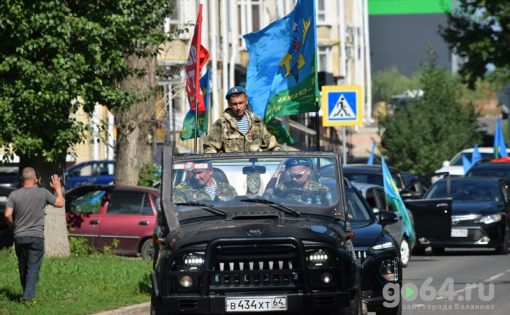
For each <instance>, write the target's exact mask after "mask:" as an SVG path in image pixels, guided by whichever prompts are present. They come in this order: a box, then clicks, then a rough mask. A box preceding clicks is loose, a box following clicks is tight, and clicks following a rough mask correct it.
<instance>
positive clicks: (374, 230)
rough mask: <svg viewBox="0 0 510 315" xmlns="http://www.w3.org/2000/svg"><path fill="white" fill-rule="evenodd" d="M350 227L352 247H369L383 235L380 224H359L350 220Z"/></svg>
mask: <svg viewBox="0 0 510 315" xmlns="http://www.w3.org/2000/svg"><path fill="white" fill-rule="evenodd" d="M351 228H352V229H353V230H354V239H353V240H352V243H353V245H354V247H371V246H373V245H375V244H376V243H377V242H378V240H379V239H380V238H381V237H383V228H382V226H381V225H380V224H374V223H373V224H368V225H364V224H359V223H357V222H351Z"/></svg>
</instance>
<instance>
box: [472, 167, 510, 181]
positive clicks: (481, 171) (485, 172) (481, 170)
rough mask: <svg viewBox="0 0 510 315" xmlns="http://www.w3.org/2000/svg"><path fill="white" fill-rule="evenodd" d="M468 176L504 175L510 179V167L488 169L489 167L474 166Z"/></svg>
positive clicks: (503, 176)
mask: <svg viewBox="0 0 510 315" xmlns="http://www.w3.org/2000/svg"><path fill="white" fill-rule="evenodd" d="M466 176H467V177H502V178H505V179H506V180H508V181H510V168H507V169H503V168H500V169H488V168H478V169H477V168H472V169H471V170H469V173H468V174H467V175H466Z"/></svg>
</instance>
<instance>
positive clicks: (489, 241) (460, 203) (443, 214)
mask: <svg viewBox="0 0 510 315" xmlns="http://www.w3.org/2000/svg"><path fill="white" fill-rule="evenodd" d="M509 196H510V191H509V184H508V182H507V181H506V180H505V179H503V178H496V177H493V178H490V177H454V178H448V177H446V178H443V179H440V180H439V181H437V182H436V183H434V184H433V185H432V187H431V188H430V190H429V191H428V192H427V194H426V195H425V197H424V199H423V200H415V201H409V200H408V201H406V206H407V207H408V208H409V209H410V210H411V211H412V213H413V215H414V224H415V230H416V238H417V240H418V241H417V244H416V246H415V248H414V252H415V253H417V254H422V253H423V252H424V250H425V248H426V247H428V246H431V247H432V251H433V252H435V253H442V252H443V251H444V249H445V247H475V248H476V247H493V248H495V249H496V252H497V253H499V254H507V253H508V247H509V244H510V231H509V227H510V220H509V217H510V200H509Z"/></svg>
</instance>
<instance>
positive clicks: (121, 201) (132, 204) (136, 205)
mask: <svg viewBox="0 0 510 315" xmlns="http://www.w3.org/2000/svg"><path fill="white" fill-rule="evenodd" d="M144 200H145V194H144V193H142V192H136V191H114V192H112V193H111V196H110V203H109V205H108V214H131V215H138V214H140V213H141V210H142V205H143V202H144Z"/></svg>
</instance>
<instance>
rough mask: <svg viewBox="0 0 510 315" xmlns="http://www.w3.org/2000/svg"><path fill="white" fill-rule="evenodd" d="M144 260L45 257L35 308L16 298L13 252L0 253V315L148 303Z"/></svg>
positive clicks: (17, 286) (147, 263)
mask: <svg viewBox="0 0 510 315" xmlns="http://www.w3.org/2000/svg"><path fill="white" fill-rule="evenodd" d="M151 268H152V263H151V262H150V261H144V260H142V259H140V258H128V257H121V256H113V255H92V256H71V257H68V258H51V259H49V258H45V259H44V260H43V264H42V266H41V273H40V276H39V283H38V285H37V298H36V303H35V304H33V305H24V304H22V303H21V302H19V301H20V299H21V294H22V290H21V285H20V282H19V275H18V265H17V258H16V254H15V253H14V250H13V249H12V248H11V249H9V250H3V251H0V314H1V315H4V314H6V315H7V314H9V315H11V314H12V315H13V314H90V313H95V312H100V311H104V310H108V309H114V308H117V307H121V306H124V305H129V304H136V303H142V302H146V301H149V300H150V288H151V284H150V279H149V273H150V271H151Z"/></svg>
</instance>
